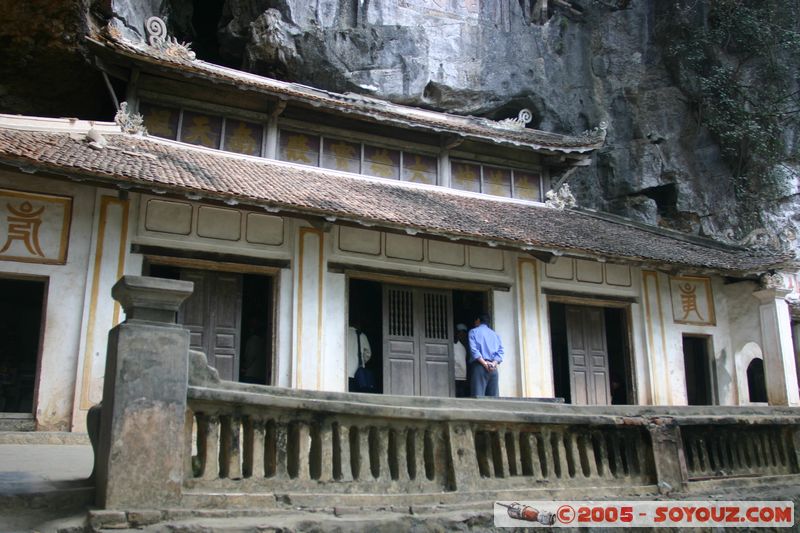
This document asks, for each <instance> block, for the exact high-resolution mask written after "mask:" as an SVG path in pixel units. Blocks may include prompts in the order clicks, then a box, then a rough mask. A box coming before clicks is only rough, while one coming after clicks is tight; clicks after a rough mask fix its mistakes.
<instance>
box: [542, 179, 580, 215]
mask: <svg viewBox="0 0 800 533" xmlns="http://www.w3.org/2000/svg"><path fill="white" fill-rule="evenodd" d="M545 196H546V197H547V200H545V202H544V203H545V205H547V206H549V207H554V208H556V209H565V208H567V207H575V206H576V205H578V202H577V201H576V200H575V196H573V194H572V191H570V190H569V184H568V183H565V184H564V185H562V186H561V187H560V188H559V189H558V191H554V190H552V189H551V190H549V191H547V194H545Z"/></svg>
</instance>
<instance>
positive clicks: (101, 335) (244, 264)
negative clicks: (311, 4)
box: [0, 27, 800, 431]
mask: <svg viewBox="0 0 800 533" xmlns="http://www.w3.org/2000/svg"><path fill="white" fill-rule="evenodd" d="M91 50H92V53H93V61H94V63H95V64H96V65H97V68H98V69H100V70H101V71H102V72H103V75H104V76H106V77H107V79H108V80H109V87H110V88H111V91H112V97H113V98H114V99H117V100H118V102H119V103H118V105H119V108H120V112H119V113H118V115H117V121H116V122H115V123H110V122H109V123H104V122H88V121H82V120H76V119H50V118H37V117H24V116H11V115H2V116H0V197H2V198H0V287H2V295H3V296H2V299H1V300H0V301H1V302H2V304H1V306H0V313H1V315H0V316H2V320H0V327H2V328H3V329H4V333H5V335H4V337H5V340H4V342H3V348H2V353H0V412H2V413H3V414H2V416H1V417H0V425H4V426H5V427H9V428H18V429H39V430H64V431H84V430H85V428H86V413H87V411H88V409H89V408H90V407H91V406H92V405H94V404H96V403H98V402H99V401H100V400H101V398H102V394H103V380H104V371H105V362H106V346H107V342H108V331H109V329H110V328H112V327H113V326H114V325H116V324H118V323H119V322H120V321H121V320H123V319H124V316H123V312H122V309H121V308H120V305H119V304H118V303H117V302H115V301H114V300H113V299H112V297H111V288H112V286H113V285H114V284H115V283H116V282H117V280H118V279H119V278H120V277H121V276H123V275H125V274H129V275H145V276H152V277H158V278H170V279H179V280H188V281H192V282H193V283H194V292H193V294H192V296H191V297H190V298H189V299H188V300H187V301H186V302H185V303H184V304H183V306H182V307H181V310H180V312H179V313H178V321H179V322H180V323H181V324H183V325H184V326H185V327H186V328H188V329H189V330H190V332H191V347H192V348H194V349H196V350H200V351H203V352H205V354H206V356H207V359H208V362H209V364H210V365H211V366H213V367H215V368H216V369H217V371H218V372H219V375H220V377H221V378H222V379H223V380H227V381H242V382H249V383H260V384H264V385H275V386H279V387H288V388H292V389H303V390H316V391H338V392H347V391H348V390H349V389H350V387H351V385H352V383H351V382H350V380H349V378H350V377H351V376H352V374H351V370H352V369H348V367H347V361H346V353H347V346H346V344H347V337H348V328H349V327H350V326H354V325H356V324H357V325H358V328H359V330H360V331H361V332H363V333H364V335H366V337H367V339H368V340H369V343H370V346H371V352H372V357H371V358H370V361H369V363H368V365H369V368H371V369H372V370H373V372H374V374H375V375H376V377H377V385H378V390H377V392H378V393H380V394H387V395H406V396H445V397H446V396H455V394H456V387H455V374H454V372H455V368H454V353H453V351H454V342H453V340H454V337H455V328H456V325H458V324H462V323H463V324H466V325H468V326H471V325H472V323H473V320H474V317H475V315H476V314H479V313H482V312H484V313H489V314H490V315H491V317H492V322H493V327H494V329H495V330H496V331H497V332H498V334H499V335H500V337H501V339H502V340H503V343H504V347H505V361H504V363H503V364H502V366H501V369H500V394H501V396H504V397H510V398H563V399H564V401H565V402H566V403H571V404H580V405H612V404H623V405H661V406H682V405H724V406H737V405H750V404H764V405H766V404H769V405H784V406H786V405H789V406H796V405H798V404H800V396H798V379H797V361H798V351H797V350H798V349H797V341H798V337H799V336H800V333H798V327H797V322H796V317H797V315H796V314H795V321H794V322H793V319H792V312H791V307H790V305H789V303H788V302H787V297H788V298H790V299H791V298H792V297H794V299H795V300H794V301H796V300H797V297H798V295H800V293H799V292H798V283H797V281H798V278H797V277H796V276H795V271H796V270H797V266H798V265H797V264H796V263H795V262H794V261H793V259H792V258H790V257H785V256H781V255H777V254H774V253H768V252H764V251H757V250H751V249H746V248H743V247H736V246H732V245H728V244H723V243H719V242H715V241H712V240H709V239H704V238H699V237H694V236H689V235H685V234H681V233H678V232H674V231H669V230H666V229H662V228H658V227H651V226H647V225H643V224H640V223H636V222H633V221H630V220H626V219H623V218H620V217H616V216H612V215H609V214H605V213H600V212H595V211H590V210H586V209H581V208H580V207H577V206H575V205H574V198H573V197H572V196H571V195H570V194H569V190H568V187H565V186H564V185H565V184H566V183H567V181H568V179H569V176H570V175H571V174H572V172H574V171H575V169H576V168H578V167H581V166H586V165H587V164H588V163H589V161H590V160H591V158H592V156H593V154H594V153H595V152H596V151H597V150H598V149H600V148H601V147H602V146H603V145H604V139H605V131H606V127H605V125H601V126H600V127H598V128H597V129H595V130H591V131H587V132H584V133H582V134H577V135H560V134H554V133H548V132H543V131H538V130H535V129H532V128H530V127H527V126H528V125H529V123H530V121H531V114H530V112H529V111H527V110H521V111H520V113H519V115H518V116H516V117H512V118H508V119H505V120H501V121H492V120H488V119H482V118H476V117H462V116H455V115H451V114H446V113H440V112H433V111H429V110H424V109H418V108H413V107H408V106H403V105H397V104H392V103H388V102H385V101H381V100H378V99H374V98H370V97H365V96H360V95H355V94H335V93H331V92H327V91H323V90H318V89H315V88H311V87H307V86H303V85H299V84H294V83H288V82H282V81H277V80H274V79H269V78H264V77H259V76H256V75H252V74H247V73H244V72H240V71H236V70H233V69H229V68H225V67H220V66H217V65H213V64H211V63H206V62H204V61H201V60H198V59H195V58H194V57H193V54H191V52H189V50H188V49H186V48H185V47H183V46H181V45H180V44H177V43H175V42H174V41H172V40H170V39H169V38H168V37H167V36H166V35H165V34H164V33H163V31H162V30H159V29H158V27H156V28H155V29H154V30H153V32H152V33H151V35H150V39H149V42H147V43H144V42H130V41H126V40H123V39H122V38H120V37H119V36H118V35H117V36H115V35H112V34H108V35H104V36H97V37H96V38H95V39H94V40H93V41H92V42H91ZM609 127H613V125H611V126H609ZM547 191H551V192H550V193H549V194H547ZM793 331H794V335H793ZM793 339H794V340H793Z"/></svg>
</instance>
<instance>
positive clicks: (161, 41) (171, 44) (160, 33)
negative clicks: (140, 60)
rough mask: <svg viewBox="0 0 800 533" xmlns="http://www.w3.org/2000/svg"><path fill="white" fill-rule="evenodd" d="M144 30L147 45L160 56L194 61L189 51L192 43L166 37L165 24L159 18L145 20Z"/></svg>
mask: <svg viewBox="0 0 800 533" xmlns="http://www.w3.org/2000/svg"><path fill="white" fill-rule="evenodd" d="M144 30H145V33H146V34H147V44H149V45H150V46H151V47H152V48H155V49H156V50H158V51H159V52H161V53H162V54H164V55H166V56H169V57H171V58H174V59H183V60H188V61H194V60H195V57H196V56H195V53H194V52H192V49H191V45H192V43H182V42H179V41H178V39H176V38H175V37H170V36H168V35H167V24H166V23H165V22H164V21H163V20H161V19H160V18H158V17H150V18H149V19H147V20H146V21H145V23H144Z"/></svg>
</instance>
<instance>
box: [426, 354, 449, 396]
mask: <svg viewBox="0 0 800 533" xmlns="http://www.w3.org/2000/svg"><path fill="white" fill-rule="evenodd" d="M451 368H452V365H451V364H450V362H449V361H448V360H440V361H432V360H430V359H428V360H427V361H426V362H425V384H424V385H425V387H424V388H425V389H426V391H427V394H426V395H427V396H450V384H451V383H452V382H453V379H452V378H451Z"/></svg>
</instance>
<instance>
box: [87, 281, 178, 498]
mask: <svg viewBox="0 0 800 533" xmlns="http://www.w3.org/2000/svg"><path fill="white" fill-rule="evenodd" d="M192 290H193V284H192V283H191V282H186V281H175V280H166V279H158V278H148V277H140V276H124V277H122V278H121V279H120V280H119V281H118V282H117V283H116V284H115V285H114V288H113V289H112V291H111V294H112V296H113V297H114V299H115V300H117V301H119V302H120V304H121V305H122V307H123V309H124V310H125V315H126V320H125V322H123V323H121V324H119V325H118V326H117V327H115V328H114V329H112V330H111V331H110V332H109V336H108V353H107V356H106V373H105V383H104V387H103V407H102V414H101V416H100V435H99V437H100V438H99V446H98V451H97V458H96V460H95V465H96V474H97V504H98V506H100V507H102V508H106V509H130V508H140V509H141V508H162V507H163V506H165V505H174V504H177V503H179V502H180V498H181V485H182V482H183V464H184V459H183V451H184V447H185V444H184V424H185V420H186V419H185V414H186V394H187V387H188V360H189V359H188V357H189V332H188V330H186V329H184V328H182V327H181V326H179V325H178V324H176V323H175V317H176V312H177V310H178V307H179V306H180V305H181V303H182V302H183V301H184V300H185V299H186V298H187V297H188V296H189V295H190V294H191V293H192Z"/></svg>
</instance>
